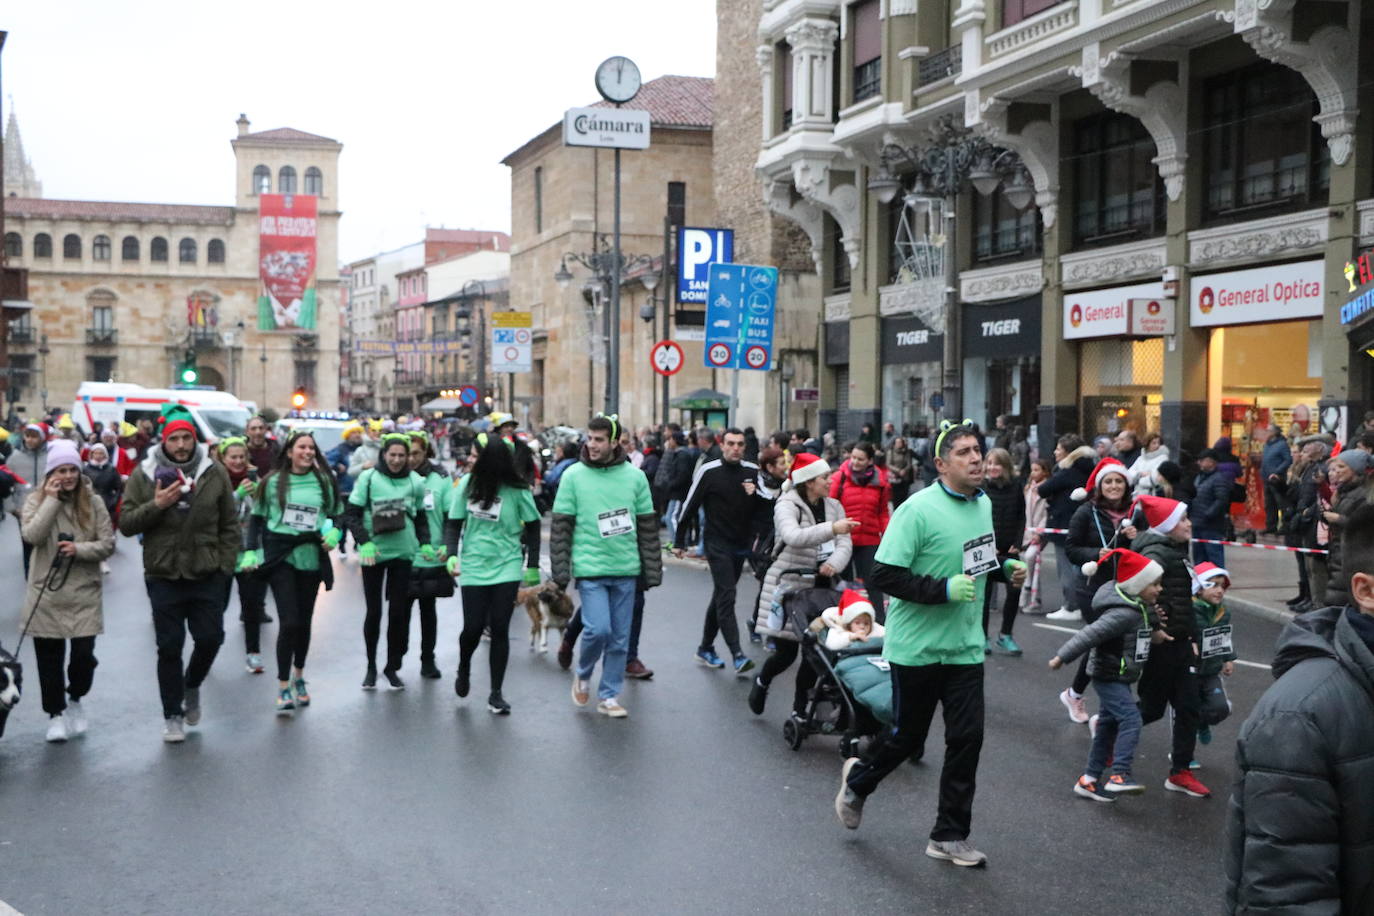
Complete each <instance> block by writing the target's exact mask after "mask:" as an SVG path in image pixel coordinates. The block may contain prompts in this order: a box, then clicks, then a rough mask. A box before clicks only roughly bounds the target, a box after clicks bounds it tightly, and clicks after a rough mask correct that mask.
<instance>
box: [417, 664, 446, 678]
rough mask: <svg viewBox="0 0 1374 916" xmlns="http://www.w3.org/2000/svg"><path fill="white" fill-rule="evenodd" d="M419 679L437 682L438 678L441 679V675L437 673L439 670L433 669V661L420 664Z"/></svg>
mask: <svg viewBox="0 0 1374 916" xmlns="http://www.w3.org/2000/svg"><path fill="white" fill-rule="evenodd" d="M420 677H422V678H425V679H426V680H431V681H437V680H438V679H439V678H441V677H443V675H442V674H441V673H439V669H438V668H437V667H435V665H434V662H433V661H427V662H420Z"/></svg>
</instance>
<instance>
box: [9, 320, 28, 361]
mask: <svg viewBox="0 0 1374 916" xmlns="http://www.w3.org/2000/svg"><path fill="white" fill-rule="evenodd" d="M31 343H33V314H32V313H31V312H23V313H21V314H20V316H19V317H18V318H15V319H13V320H11V321H10V345H11V346H14V345H16V344H31ZM10 361H11V364H13V361H14V356H13V354H11V355H10Z"/></svg>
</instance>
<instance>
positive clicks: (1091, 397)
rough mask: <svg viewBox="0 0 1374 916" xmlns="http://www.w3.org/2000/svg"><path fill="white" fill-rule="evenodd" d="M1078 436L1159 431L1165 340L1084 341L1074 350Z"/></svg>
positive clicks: (1140, 433) (1114, 339)
mask: <svg viewBox="0 0 1374 916" xmlns="http://www.w3.org/2000/svg"><path fill="white" fill-rule="evenodd" d="M1078 386H1079V394H1080V396H1081V397H1082V402H1083V403H1082V411H1081V421H1082V426H1081V428H1080V429H1079V432H1080V433H1081V434H1082V435H1083V436H1084V437H1086V438H1088V439H1091V438H1092V437H1093V436H1096V435H1100V434H1102V433H1108V434H1115V433H1117V432H1120V431H1121V430H1123V429H1131V430H1134V431H1135V432H1136V434H1137V435H1139V436H1141V437H1143V436H1144V435H1145V433H1146V432H1147V431H1149V430H1152V429H1159V409H1160V402H1161V400H1162V395H1163V388H1164V338H1162V337H1150V338H1146V339H1144V340H1122V339H1116V338H1113V339H1109V340H1085V341H1083V343H1082V346H1081V348H1080V350H1079V376H1078Z"/></svg>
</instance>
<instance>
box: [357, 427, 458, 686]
mask: <svg viewBox="0 0 1374 916" xmlns="http://www.w3.org/2000/svg"><path fill="white" fill-rule="evenodd" d="M424 496H425V486H424V481H422V480H421V479H420V475H419V474H416V473H415V472H414V471H412V470H411V469H410V440H409V439H407V438H406V437H405V436H403V435H400V434H398V433H388V434H387V435H385V436H383V437H382V450H381V454H380V456H379V461H378V463H377V466H376V467H373V468H369V469H367V470H366V471H363V472H362V473H361V474H359V475H358V481H357V483H355V484H354V485H353V492H352V493H350V494H349V496H348V511H347V513H346V514H345V515H344V522H345V524H346V525H347V526H348V530H349V532H350V533H351V534H352V535H353V540H354V543H356V544H358V545H359V547H358V562H359V563H360V564H361V565H362V567H363V600H364V601H365V602H366V604H367V614H366V616H365V617H364V618H363V644H364V646H365V647H366V649H367V674H366V675H364V676H363V689H364V690H371V689H373V688H374V687H376V686H377V642H378V640H379V639H380V637H381V629H382V597H383V595H385V596H386V602H387V625H386V667H385V668H383V669H382V674H383V675H384V676H385V677H386V681H387V683H388V684H389V685H390V686H391V689H392V690H404V689H405V686H406V685H405V681H402V680H401V677H400V675H399V674H397V673H396V672H397V671H398V670H399V669H400V667H401V662H402V660H403V659H404V658H405V654H406V650H407V649H408V648H409V641H410V594H409V592H410V567H411V563H412V561H413V560H414V558H415V555H416V554H417V553H419V554H421V555H424V556H425V558H426V559H429V558H430V557H431V556H437V554H435V551H434V547H433V545H432V544H431V543H430V539H429V523H428V520H427V518H426V513H425V511H424Z"/></svg>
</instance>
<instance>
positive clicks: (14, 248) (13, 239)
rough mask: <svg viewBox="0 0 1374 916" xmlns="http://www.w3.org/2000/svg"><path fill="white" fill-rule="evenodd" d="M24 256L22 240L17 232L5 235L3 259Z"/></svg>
mask: <svg viewBox="0 0 1374 916" xmlns="http://www.w3.org/2000/svg"><path fill="white" fill-rule="evenodd" d="M23 256H24V239H23V238H22V237H21V236H20V235H19V233H17V232H6V233H5V257H7V258H22V257H23Z"/></svg>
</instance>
